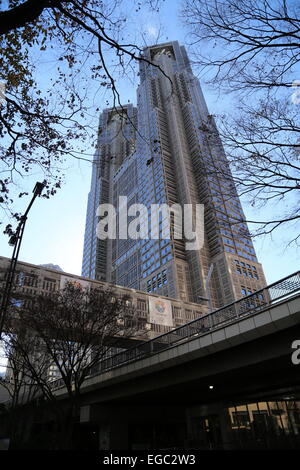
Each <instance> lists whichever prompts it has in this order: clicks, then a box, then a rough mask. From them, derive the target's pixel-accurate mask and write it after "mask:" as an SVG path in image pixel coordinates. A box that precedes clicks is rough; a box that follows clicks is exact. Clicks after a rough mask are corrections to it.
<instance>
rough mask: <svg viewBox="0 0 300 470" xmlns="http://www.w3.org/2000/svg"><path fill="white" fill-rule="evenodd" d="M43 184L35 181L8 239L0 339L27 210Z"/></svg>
mask: <svg viewBox="0 0 300 470" xmlns="http://www.w3.org/2000/svg"><path fill="white" fill-rule="evenodd" d="M44 186H45V184H44V183H39V182H37V183H36V185H35V187H34V189H33V191H32V192H33V196H32V199H31V201H30V203H29V205H28V207H27V209H26V211H25V213H24V215H22V217H21V219H20V222H19V225H18V227H17V230H16V233H15V234H14V235H12V236H11V237H10V239H9V244H10V245H11V246H13V247H14V250H13V254H12V257H11V260H10V265H9V268H8V272H7V276H6V282H5V287H4V291H3V294H2V299H1V307H0V340H1V338H2V333H3V331H2V330H3V325H4V321H5V317H6V311H7V307H8V304H9V299H10V294H11V289H12V285H13V281H14V276H15V271H16V266H17V261H18V256H19V251H20V246H21V242H22V237H23V233H24V228H25V224H26V220H27V216H28V212H29V211H30V208H31V206H32V204H33V202H34V200H35V198H36V197H37V196H40V195H41V194H42V191H43V188H44Z"/></svg>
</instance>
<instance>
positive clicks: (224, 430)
mask: <svg viewBox="0 0 300 470" xmlns="http://www.w3.org/2000/svg"><path fill="white" fill-rule="evenodd" d="M219 419H220V430H221V435H222V442H223V449H224V450H230V449H234V448H235V447H234V440H233V435H232V429H231V419H230V415H229V412H228V408H227V407H222V408H221V409H220V411H219Z"/></svg>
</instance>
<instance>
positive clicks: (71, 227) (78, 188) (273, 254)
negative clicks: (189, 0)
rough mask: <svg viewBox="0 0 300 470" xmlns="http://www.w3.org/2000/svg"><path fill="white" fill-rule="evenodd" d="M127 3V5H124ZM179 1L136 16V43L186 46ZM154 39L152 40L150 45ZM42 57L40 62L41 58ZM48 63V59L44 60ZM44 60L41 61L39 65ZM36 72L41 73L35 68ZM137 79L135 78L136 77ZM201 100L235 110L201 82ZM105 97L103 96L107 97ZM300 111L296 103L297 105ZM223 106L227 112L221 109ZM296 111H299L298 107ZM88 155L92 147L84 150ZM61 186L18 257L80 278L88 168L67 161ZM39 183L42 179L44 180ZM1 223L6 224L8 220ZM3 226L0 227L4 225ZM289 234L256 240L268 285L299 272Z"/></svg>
mask: <svg viewBox="0 0 300 470" xmlns="http://www.w3.org/2000/svg"><path fill="white" fill-rule="evenodd" d="M127 3H128V5H130V4H131V2H130V1H128V2H127ZM179 6H180V2H179V1H178V2H177V1H175V0H166V1H165V2H164V3H163V5H162V8H161V11H160V14H159V17H158V16H157V15H154V14H152V15H148V16H147V15H145V13H144V12H142V13H141V14H140V15H139V18H138V32H137V33H136V37H135V40H140V41H141V44H142V45H143V43H142V40H141V36H140V32H141V31H143V32H144V33H145V37H146V38H147V41H148V42H149V43H151V42H155V41H156V37H157V32H158V31H159V29H160V31H161V35H160V38H159V40H160V42H165V41H171V40H178V41H179V42H180V43H181V44H184V45H186V31H185V30H184V28H183V26H182V24H181V22H180V20H179V19H178V18H177V14H178V9H179ZM136 21H137V20H136V19H135V21H133V20H132V28H131V29H132V31H134V30H136V29H137V28H136ZM152 38H153V41H152ZM43 58H44V59H43ZM46 59H47V56H46ZM46 59H45V56H43V57H42V59H41V61H40V66H42V72H43V75H42V77H45V76H47V75H49V74H51V70H53V68H54V67H55V63H53V62H51V60H46ZM43 60H44V62H42V61H43ZM37 73H41V72H40V70H39V69H37ZM137 80H138V79H137ZM137 84H138V82H137V81H136V83H135V84H132V83H126V82H122V83H121V85H120V92H121V97H122V100H123V102H124V103H127V102H128V100H130V101H132V102H134V103H135V102H136V95H135V90H136V87H137ZM201 85H202V88H203V91H204V96H205V98H206V100H207V103H208V107H209V109H210V112H211V113H212V114H217V113H224V112H227V110H228V109H230V108H231V109H233V106H234V102H233V98H232V97H228V96H226V99H224V97H223V96H222V97H220V96H219V94H218V93H216V92H214V90H212V89H211V88H208V86H206V85H205V83H204V82H203V81H201ZM105 98H107V97H105ZM96 105H97V106H99V107H100V109H101V108H103V107H105V105H104V98H103V95H101V93H99V94H96V98H95V107H96ZM299 107H300V105H299ZM225 108H226V109H225ZM299 111H300V108H299ZM98 115H99V113H96V112H95V115H94V121H95V122H97V121H98ZM85 151H86V152H87V153H91V154H92V153H93V149H92V147H91V148H86V149H85ZM65 168H66V178H65V184H64V185H63V187H62V189H61V190H60V191H59V192H58V193H57V195H55V196H54V197H52V198H50V199H49V200H46V199H37V200H36V201H35V203H34V206H33V207H32V209H31V211H30V215H29V219H28V223H27V226H26V229H25V233H24V238H23V243H22V247H21V252H20V255H19V259H20V260H23V261H27V262H29V263H34V264H42V263H53V264H58V265H60V266H61V268H62V269H63V270H64V271H66V272H70V273H74V274H80V272H81V260H82V249H83V237H84V226H85V214H86V204H87V195H88V191H89V187H90V177H91V165H90V164H89V163H85V162H82V161H78V160H71V161H69V162H68V163H67V164H66V165H65ZM41 178H42V176H41V175H40V174H38V173H36V174H35V175H32V176H31V177H30V178H28V179H27V180H26V182H25V181H24V186H25V187H26V188H27V189H28V190H30V191H31V189H33V187H34V185H35V182H36V181H37V180H39V179H41ZM42 179H43V178H42ZM30 198H31V194H29V196H28V197H26V198H24V199H21V200H20V205H19V206H18V208H17V209H18V211H20V212H22V211H23V210H24V209H25V208H26V207H27V204H28V202H29V201H30ZM243 207H244V210H245V212H246V215H249V216H250V215H251V216H252V217H253V209H251V210H250V208H248V207H247V206H246V205H243ZM270 212H272V208H268V209H264V210H261V211H260V212H256V213H255V217H256V218H257V219H258V218H260V219H263V218H264V217H266V215H268V216H269V215H270ZM4 223H5V224H6V223H8V221H7V220H5V221H4ZM2 227H3V225H2ZM288 236H289V234H287V233H286V231H285V230H284V229H283V230H281V231H277V232H275V233H274V235H273V238H271V237H265V238H260V239H257V240H255V241H254V244H255V249H256V252H257V256H258V258H259V261H260V262H261V263H262V264H263V267H264V270H265V274H266V277H267V281H268V283H270V282H274V281H276V280H277V279H279V278H281V277H284V276H286V275H288V274H290V273H292V272H294V271H296V270H297V269H299V258H300V252H299V251H297V250H296V248H295V247H290V248H286V243H287V240H288ZM7 242H8V238H7V236H4V235H3V234H2V231H1V234H0V254H1V255H2V256H8V257H10V256H11V254H12V249H11V247H9V245H8V243H7Z"/></svg>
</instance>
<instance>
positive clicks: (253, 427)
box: [81, 325, 300, 449]
mask: <svg viewBox="0 0 300 470" xmlns="http://www.w3.org/2000/svg"><path fill="white" fill-rule="evenodd" d="M297 338H300V325H294V326H293V327H290V328H288V329H286V330H283V331H278V332H276V333H273V334H271V335H268V336H266V337H262V338H259V339H256V340H253V341H248V342H245V343H244V344H240V345H238V346H235V347H232V348H230V349H228V350H224V351H219V352H216V353H214V354H210V355H209V357H203V358H198V359H194V360H191V361H188V362H186V363H181V364H177V365H176V364H175V365H173V367H169V368H167V369H161V370H158V371H154V372H151V373H149V374H145V375H143V376H141V377H135V378H134V379H132V378H130V377H129V378H128V379H127V380H126V379H125V378H124V379H123V380H122V381H121V382H120V383H115V384H114V383H109V381H108V383H107V386H105V384H103V386H102V387H101V388H100V389H98V390H94V391H92V390H91V391H90V392H88V393H87V394H86V395H85V396H84V397H83V402H82V412H81V423H82V425H83V429H84V426H94V427H96V428H97V429H98V430H99V442H100V448H103V449H105V448H106V449H110V448H125V449H126V448H129V449H134V448H146V449H151V448H158V449H161V448H163V449H164V448H170V447H172V448H179V447H180V448H200V449H201V448H202V449H208V448H220V449H224V448H225V449H234V448H274V447H276V448H278V447H283V448H286V447H288V448H294V447H299V445H300V440H299V436H300V365H299V366H297V365H294V364H293V363H292V361H291V355H292V352H293V350H292V349H291V344H292V342H293V341H294V340H295V339H297ZM247 416H248V418H247ZM239 420H240V421H239ZM247 420H248V421H247Z"/></svg>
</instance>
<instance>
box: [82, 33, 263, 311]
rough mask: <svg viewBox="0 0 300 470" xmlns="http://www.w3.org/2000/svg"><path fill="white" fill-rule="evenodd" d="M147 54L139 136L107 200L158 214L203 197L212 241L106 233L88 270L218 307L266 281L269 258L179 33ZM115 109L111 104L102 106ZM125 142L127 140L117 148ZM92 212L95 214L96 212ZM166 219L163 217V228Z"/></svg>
mask: <svg viewBox="0 0 300 470" xmlns="http://www.w3.org/2000/svg"><path fill="white" fill-rule="evenodd" d="M143 56H144V58H145V59H148V60H149V61H151V62H152V63H153V64H154V65H149V63H147V62H146V61H144V62H141V64H140V78H141V81H140V85H139V87H138V93H137V122H138V124H137V129H138V132H135V129H134V126H133V124H132V122H129V123H128V124H127V125H128V128H130V129H131V130H130V131H128V132H129V135H130V136H131V138H132V139H134V138H135V142H136V143H135V149H134V151H133V152H131V153H130V154H127V155H126V158H123V160H122V162H120V164H119V165H117V166H115V167H114V168H113V167H110V169H109V170H107V171H109V175H110V176H109V177H108V176H107V177H106V182H108V183H107V184H108V186H109V188H110V189H107V191H108V192H109V191H111V193H110V194H111V195H110V196H107V194H108V193H106V199H105V198H104V199H105V201H108V200H110V201H112V200H113V201H114V203H115V204H117V196H119V195H126V196H127V197H128V201H129V205H130V203H131V202H132V201H133V202H139V203H142V204H144V206H146V207H147V209H148V213H149V214H150V206H151V204H163V203H166V204H167V205H169V206H170V205H172V204H179V205H180V206H181V207H183V206H184V205H185V204H190V205H192V206H193V207H195V206H196V204H203V205H204V208H205V217H204V227H203V226H202V227H200V229H199V232H201V233H199V234H198V235H199V238H200V239H201V238H202V237H204V243H203V246H202V248H201V249H199V250H198V249H197V250H187V249H186V244H185V242H186V240H185V239H184V238H183V239H177V237H176V234H175V233H174V230H171V235H170V238H169V239H161V238H159V239H151V238H150V239H142V240H118V239H117V240H115V241H113V242H108V241H107V242H105V243H102V245H101V244H99V243H98V242H99V241H97V242H96V243H97V244H98V245H97V246H98V248H97V249H98V251H97V250H96V252H97V255H96V256H95V251H94V252H92V250H91V249H90V248H89V246H88V245H87V244H86V245H85V248H86V251H85V255H86V257H87V258H88V256H90V264H91V265H93V263H95V270H94V271H93V272H92V271H90V272H87V271H84V270H83V271H82V274H83V275H88V276H91V277H96V278H97V279H100V277H99V275H103V276H105V274H104V273H106V277H104V279H106V280H110V281H112V282H114V283H116V284H121V285H127V286H129V287H135V288H140V289H142V290H145V291H147V292H152V293H157V294H161V295H167V296H170V297H174V298H180V299H182V300H188V301H192V302H198V301H201V299H203V298H208V299H209V300H210V302H211V305H212V307H218V306H221V305H224V304H227V303H229V302H231V301H233V300H235V299H237V298H239V297H241V296H242V295H246V294H248V293H250V292H253V291H255V290H258V289H260V288H261V287H262V286H264V285H265V278H264V274H263V271H262V267H261V265H260V264H259V263H258V261H257V258H256V255H255V251H254V248H253V245H252V241H251V238H250V234H249V231H248V228H247V225H246V224H245V223H244V222H243V219H244V214H243V211H242V207H241V204H240V201H239V198H238V196H237V193H236V190H235V186H234V182H233V179H232V177H231V173H230V169H229V166H228V162H227V160H226V156H225V153H224V149H223V146H222V143H221V141H220V138H219V135H218V131H217V128H216V125H215V122H214V119H213V117H212V116H211V115H210V114H209V112H208V109H207V106H206V103H205V100H204V97H203V94H202V91H201V88H200V84H199V81H198V79H197V78H196V77H195V76H194V75H193V73H192V70H191V66H190V63H189V59H188V56H187V54H186V51H185V48H184V47H183V46H180V45H179V44H178V42H177V41H174V42H169V43H165V44H160V45H156V46H153V47H147V48H145V49H144V51H143ZM111 112H112V111H111V110H106V111H104V112H103V115H105V113H108V115H109V113H111ZM103 115H102V118H103ZM135 122H136V121H135ZM99 139H100V141H99V153H98V157H97V162H96V163H95V165H94V166H97V165H100V166H101V165H102V164H103V163H101V162H102V160H101V159H102V155H104V154H103V152H102V150H100V149H101V146H103V145H104V141H102V140H101V139H102V138H101V136H100V138H99ZM105 142H106V141H105ZM120 144H121V141H120V139H119V143H118V144H117V143H116V142H115V143H114V145H115V149H117V148H119V147H118V146H119V145H120ZM110 145H111V144H110ZM122 145H124V144H122ZM122 148H123V147H122ZM93 177H94V178H95V181H94V183H93V178H92V189H91V192H90V196H89V198H91V199H92V198H93V197H96V199H97V201H104V199H103V198H102V199H101V197H99V194H97V192H98V193H99V191H100V192H101V187H102V186H103V183H101V181H100V179H99V176H98V177H95V176H94V174H93ZM93 184H94V187H93ZM101 185H102V186H101ZM91 194H92V196H91ZM93 195H94V196H93ZM89 204H90V202H89ZM89 207H92V205H90V206H88V210H89ZM91 211H93V208H92V209H91ZM88 217H89V215H88ZM88 217H87V227H86V239H85V243H88V242H87V240H92V239H93V237H94V236H95V235H94V234H92V235H91V234H90V233H89V230H90V229H91V224H90V222H89V220H88ZM91 217H92V218H93V221H94V223H96V222H95V212H94V213H92V214H91ZM162 226H163V219H162V218H161V219H160V221H159V224H158V230H159V233H160V234H161V233H162ZM92 230H94V227H93V228H92ZM203 232H204V234H203ZM103 260H106V268H105V269H103ZM101 263H102V264H101ZM104 264H105V263H104ZM108 266H109V267H108Z"/></svg>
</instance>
